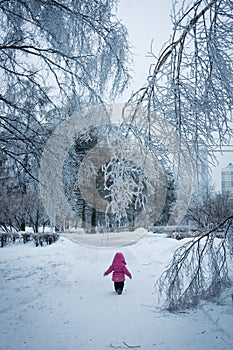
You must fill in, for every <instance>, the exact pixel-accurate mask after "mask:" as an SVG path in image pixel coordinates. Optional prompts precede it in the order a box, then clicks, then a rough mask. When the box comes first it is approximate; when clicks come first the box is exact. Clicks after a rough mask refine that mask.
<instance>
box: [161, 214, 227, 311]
mask: <svg viewBox="0 0 233 350" xmlns="http://www.w3.org/2000/svg"><path fill="white" fill-rule="evenodd" d="M232 221H233V215H231V216H229V217H228V218H226V219H225V220H224V221H223V222H221V223H220V224H219V225H218V226H216V227H215V228H213V229H211V230H209V231H208V232H206V233H205V234H203V235H202V236H200V237H198V238H194V239H192V240H191V241H189V242H187V243H185V244H184V245H182V246H181V247H179V248H178V249H177V250H176V251H175V253H174V255H173V259H172V261H171V263H170V265H169V267H168V268H167V269H166V270H165V271H164V272H163V274H162V275H161V277H160V278H159V280H158V281H157V283H156V286H157V288H158V291H159V299H160V301H161V302H163V305H164V307H165V308H166V309H168V310H169V311H175V310H179V309H184V308H187V307H193V306H196V305H197V304H198V303H199V302H200V301H201V300H206V299H210V298H214V297H217V296H218V295H219V294H220V293H221V292H222V290H223V288H225V287H227V286H229V285H230V279H229V276H228V266H227V238H228V237H227V236H232V234H233V231H232V229H233V228H232ZM220 229H224V230H225V231H224V236H223V238H221V239H220V240H216V236H217V233H218V231H219V230H220Z"/></svg>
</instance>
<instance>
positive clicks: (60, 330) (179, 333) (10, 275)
mask: <svg viewBox="0 0 233 350" xmlns="http://www.w3.org/2000/svg"><path fill="white" fill-rule="evenodd" d="M71 238H72V240H70V239H68V238H67V237H61V239H60V240H59V241H58V242H57V243H55V244H53V245H51V246H44V247H38V248H36V247H35V246H34V245H33V243H29V244H27V245H23V244H17V245H10V246H7V247H5V248H2V249H1V250H0V268H1V282H0V283H1V290H0V298H1V299H0V300H1V303H0V312H1V313H0V327H1V328H0V329H1V336H0V349H1V350H26V349H28V350H41V349H42V350H47V349H48V350H104V349H130V348H132V347H133V346H134V347H135V348H136V349H145V350H153V349H155V350H165V349H171V350H197V349H199V350H210V349H211V350H228V349H229V350H230V349H231V350H232V349H233V332H232V325H233V303H232V298H231V294H232V293H233V289H228V290H226V291H225V293H224V295H222V296H221V298H220V299H219V302H218V303H217V304H212V303H207V302H206V303H203V304H202V305H201V306H200V307H199V308H198V309H197V310H188V311H187V312H186V313H175V314H171V313H168V312H165V311H162V310H161V309H160V308H159V307H158V304H157V297H156V294H155V292H154V283H155V281H156V279H157V278H158V277H159V276H160V274H161V272H162V271H163V269H164V268H165V266H166V265H167V264H168V262H169V261H170V259H171V257H172V253H173V251H174V250H175V248H176V247H178V246H179V245H180V244H182V243H183V242H184V241H176V240H174V239H168V238H165V237H164V236H161V235H153V234H147V235H144V236H143V237H142V238H141V239H140V240H139V241H138V242H135V241H133V240H127V243H126V245H125V246H124V244H121V248H116V247H110V248H106V247H102V248H101V247H100V246H96V247H89V246H88V245H87V244H83V243H84V242H82V245H80V244H77V243H76V240H75V236H74V235H72V237H71ZM117 250H120V251H122V252H123V253H124V255H125V257H126V261H127V266H128V269H129V270H130V271H131V272H132V274H133V279H132V280H129V279H127V281H126V288H125V291H124V293H123V294H122V295H117V294H115V293H114V292H113V286H112V282H111V277H110V276H108V277H103V272H104V270H105V269H106V268H107V267H108V266H109V264H110V263H111V261H112V257H113V255H114V253H115V252H116V251H117Z"/></svg>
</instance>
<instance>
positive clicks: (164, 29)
mask: <svg viewBox="0 0 233 350" xmlns="http://www.w3.org/2000/svg"><path fill="white" fill-rule="evenodd" d="M171 9H172V0H143V1H141V0H120V1H119V5H118V12H117V16H118V18H119V19H121V20H122V23H123V24H124V25H125V26H126V27H127V29H128V33H129V41H130V43H131V46H132V49H131V50H132V52H133V60H134V62H133V65H132V69H133V71H132V77H133V79H132V83H131V86H130V87H129V89H128V91H127V92H126V93H125V94H124V95H123V96H122V99H121V102H126V101H127V99H128V98H129V96H130V95H131V93H132V91H135V90H137V89H139V88H140V87H142V86H143V85H144V84H145V82H146V78H147V76H148V71H149V67H150V64H151V63H154V59H153V58H152V57H149V55H148V53H149V51H150V47H151V42H152V41H153V53H154V54H155V55H156V56H159V53H160V52H161V50H162V48H163V47H164V45H165V44H166V43H167V42H168V40H169V38H170V36H171V33H172V22H171ZM227 150H228V152H224V153H223V154H222V155H221V154H220V153H219V152H218V153H216V156H217V165H216V166H215V167H212V181H213V183H214V185H215V188H216V190H217V191H221V169H222V168H224V167H226V165H227V164H228V163H229V162H232V163H233V147H231V148H229V147H228V148H227ZM229 151H230V152H229Z"/></svg>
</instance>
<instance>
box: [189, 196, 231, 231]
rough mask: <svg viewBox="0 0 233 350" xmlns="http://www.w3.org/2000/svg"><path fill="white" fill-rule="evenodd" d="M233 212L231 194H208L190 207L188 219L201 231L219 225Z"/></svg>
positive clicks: (194, 200) (200, 197)
mask: <svg viewBox="0 0 233 350" xmlns="http://www.w3.org/2000/svg"><path fill="white" fill-rule="evenodd" d="M232 212H233V200H232V196H231V194H230V193H228V192H227V193H223V194H221V193H215V192H212V193H211V192H208V195H206V196H203V197H202V196H197V198H194V199H193V203H192V204H191V205H190V207H189V209H188V212H187V215H186V216H187V218H188V219H189V220H191V222H193V223H194V224H196V225H197V227H198V228H199V229H207V228H210V227H214V226H216V225H218V223H219V222H222V221H223V220H224V219H226V218H227V217H229V216H230V215H231V214H232Z"/></svg>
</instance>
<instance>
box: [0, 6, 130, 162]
mask: <svg viewBox="0 0 233 350" xmlns="http://www.w3.org/2000/svg"><path fill="white" fill-rule="evenodd" d="M115 6H116V1H115V0H113V1H99V0H98V1H97V0H96V1H95V0H94V1H91V2H87V1H84V0H75V1H72V2H70V1H67V0H62V1H44V0H38V1H35V0H30V1H22V0H17V1H4V0H3V1H0V54H1V62H0V78H1V82H2V83H1V88H0V102H1V106H0V118H1V119H0V131H1V140H0V142H1V149H2V150H3V151H4V152H5V153H7V155H8V156H11V157H13V158H15V159H16V160H18V155H19V153H20V151H19V150H15V149H12V147H13V146H14V147H16V148H17V147H20V146H19V145H20V143H22V142H24V143H27V144H28V145H29V146H30V148H34V147H38V142H39V141H40V137H41V135H43V131H44V130H43V129H41V124H42V123H45V122H46V118H47V116H48V111H50V110H52V109H56V110H57V111H56V114H58V113H59V109H60V108H61V107H63V109H64V106H65V105H66V106H67V105H69V108H71V109H72V108H73V109H75V108H78V107H79V106H80V104H81V105H82V104H84V103H85V104H87V103H91V102H94V101H98V102H99V101H102V100H103V99H104V98H105V97H106V96H108V94H111V96H114V95H116V94H117V93H120V92H121V91H123V89H124V88H125V86H126V84H127V81H128V78H129V74H128V71H127V68H126V63H127V60H128V46H127V40H126V34H127V33H126V29H125V27H124V26H123V25H121V24H120V23H119V22H118V21H117V19H116V18H115V17H114V15H113V11H114V7H115ZM68 112H69V111H67V110H66V113H68ZM65 117H66V115H65V116H63V118H65ZM29 122H30V123H29ZM32 122H33V125H32ZM11 146H12V147H11Z"/></svg>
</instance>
